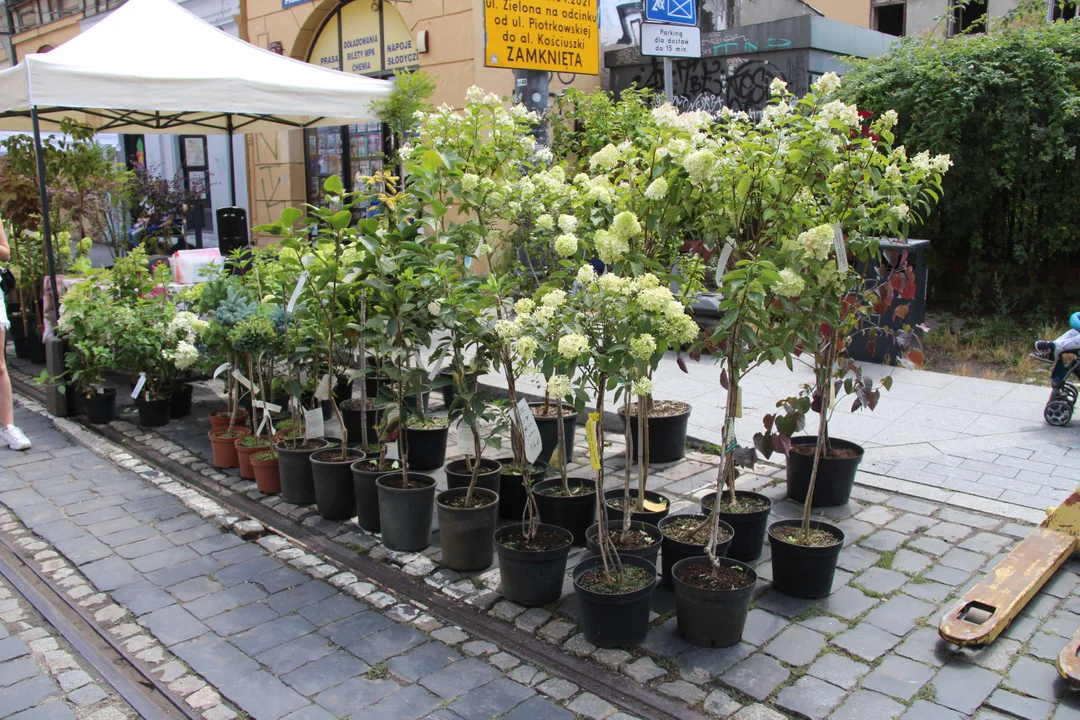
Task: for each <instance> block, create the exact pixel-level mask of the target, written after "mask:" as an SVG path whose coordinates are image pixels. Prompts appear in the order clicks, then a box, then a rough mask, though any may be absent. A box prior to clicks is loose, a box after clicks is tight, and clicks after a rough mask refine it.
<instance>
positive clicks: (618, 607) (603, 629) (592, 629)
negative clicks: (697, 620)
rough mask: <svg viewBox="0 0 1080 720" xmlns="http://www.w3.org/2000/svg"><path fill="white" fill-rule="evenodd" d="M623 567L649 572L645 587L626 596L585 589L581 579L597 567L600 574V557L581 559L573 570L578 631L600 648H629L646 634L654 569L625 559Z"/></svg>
mask: <svg viewBox="0 0 1080 720" xmlns="http://www.w3.org/2000/svg"><path fill="white" fill-rule="evenodd" d="M622 562H623V566H624V567H626V566H633V567H639V568H641V569H643V570H645V571H646V572H648V573H649V575H650V577H651V579H650V582H649V584H648V585H646V586H645V587H643V588H640V589H638V590H634V591H632V592H628V593H619V594H613V595H608V594H606V593H598V592H593V591H592V590H586V589H585V588H583V587H582V586H581V584H580V579H581V576H582V575H584V574H585V573H587V572H589V571H590V570H596V569H597V568H599V569H600V571H601V572H603V568H604V561H603V558H600V557H591V558H587V559H585V560H582V561H581V562H579V563H578V564H577V567H575V568H574V589H575V590H577V594H578V598H579V600H580V605H581V629H582V632H584V633H585V639H586V640H588V641H589V642H590V643H592V644H593V645H595V646H596V647H599V648H614V647H632V646H634V645H637V644H639V643H641V642H642V641H643V640H644V639H645V635H646V634H647V633H648V632H649V610H650V601H651V600H652V593H653V590H655V589H656V566H655V565H653V564H652V563H651V562H649V561H648V560H645V559H643V558H639V557H633V556H628V557H624V558H623V559H622Z"/></svg>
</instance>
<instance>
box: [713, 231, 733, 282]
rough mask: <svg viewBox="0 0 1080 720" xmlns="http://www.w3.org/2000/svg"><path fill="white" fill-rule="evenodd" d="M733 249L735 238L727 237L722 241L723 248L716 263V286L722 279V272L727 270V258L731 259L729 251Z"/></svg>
mask: <svg viewBox="0 0 1080 720" xmlns="http://www.w3.org/2000/svg"><path fill="white" fill-rule="evenodd" d="M734 250H735V238H731V237H729V238H727V239H726V240H725V241H724V249H723V250H722V251H721V252H720V261H719V262H717V263H716V277H715V280H716V286H717V287H720V284H721V282H722V281H723V280H724V273H726V272H727V264H728V260H730V259H731V253H732V252H734Z"/></svg>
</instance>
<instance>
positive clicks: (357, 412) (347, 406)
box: [338, 398, 383, 444]
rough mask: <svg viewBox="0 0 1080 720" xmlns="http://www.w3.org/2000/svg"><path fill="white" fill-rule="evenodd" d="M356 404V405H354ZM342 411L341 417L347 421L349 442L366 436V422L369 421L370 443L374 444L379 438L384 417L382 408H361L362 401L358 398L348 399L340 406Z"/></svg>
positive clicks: (346, 427)
mask: <svg viewBox="0 0 1080 720" xmlns="http://www.w3.org/2000/svg"><path fill="white" fill-rule="evenodd" d="M353 404H355V405H356V407H352V405H353ZM338 410H340V411H341V419H342V420H343V421H344V423H345V432H347V433H348V434H349V442H350V443H354V442H360V441H361V439H362V438H363V437H364V433H363V430H364V422H365V420H366V421H367V430H368V443H369V444H374V443H375V442H376V441H378V439H379V430H378V428H379V420H381V419H382V412H383V409H382V408H368V409H367V410H361V409H360V401H359V400H357V399H356V398H352V399H351V400H346V401H345V402H344V403H342V404H341V405H339V406H338Z"/></svg>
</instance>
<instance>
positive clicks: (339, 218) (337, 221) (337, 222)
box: [327, 181, 352, 230]
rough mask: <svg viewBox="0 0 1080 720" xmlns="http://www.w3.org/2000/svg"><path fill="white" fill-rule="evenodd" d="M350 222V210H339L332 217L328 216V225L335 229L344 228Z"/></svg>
mask: <svg viewBox="0 0 1080 720" xmlns="http://www.w3.org/2000/svg"><path fill="white" fill-rule="evenodd" d="M327 182H329V181H327ZM351 222H352V211H351V210H339V211H338V212H336V213H334V217H332V218H330V225H331V226H333V228H334V229H335V230H344V229H345V228H347V227H349V223H351Z"/></svg>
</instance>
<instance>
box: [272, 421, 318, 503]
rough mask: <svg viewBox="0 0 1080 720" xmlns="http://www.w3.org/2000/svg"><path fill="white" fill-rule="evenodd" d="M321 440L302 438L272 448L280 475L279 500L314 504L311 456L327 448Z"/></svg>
mask: <svg viewBox="0 0 1080 720" xmlns="http://www.w3.org/2000/svg"><path fill="white" fill-rule="evenodd" d="M328 445H329V443H328V442H327V441H326V440H324V439H322V438H312V439H311V440H305V439H304V438H303V437H299V438H295V439H291V440H283V441H280V442H278V443H277V445H275V446H274V449H275V450H277V454H278V471H279V472H280V473H281V499H282V500H284V501H285V502H287V503H292V504H293V505H312V504H314V503H315V481H314V479H313V478H312V474H311V455H312V454H313V453H314V452H315V451H317V450H322V449H324V448H325V447H327V446H328Z"/></svg>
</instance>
